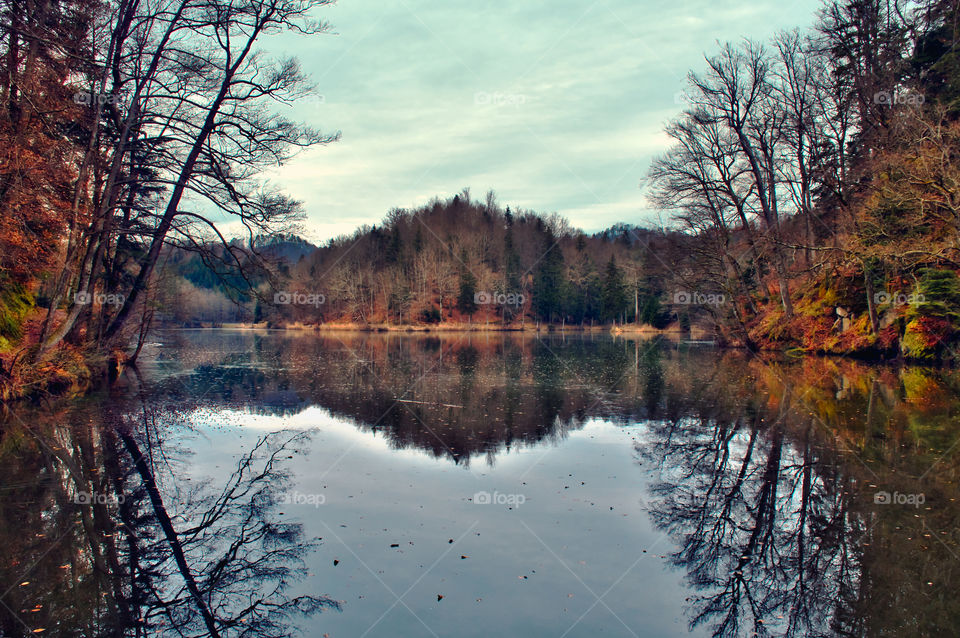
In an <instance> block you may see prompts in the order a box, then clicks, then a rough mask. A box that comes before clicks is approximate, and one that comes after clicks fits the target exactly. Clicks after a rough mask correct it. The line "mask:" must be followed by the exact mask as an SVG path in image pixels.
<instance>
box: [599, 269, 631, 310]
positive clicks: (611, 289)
mask: <svg viewBox="0 0 960 638" xmlns="http://www.w3.org/2000/svg"><path fill="white" fill-rule="evenodd" d="M601 294H602V301H601V312H602V316H601V318H602V319H604V320H614V321H615V320H616V319H617V317H618V316H619V315H620V314H621V313H623V312H624V311H626V309H627V304H628V302H629V299H628V298H627V286H626V284H625V283H624V281H623V273H622V272H620V268H618V267H617V262H616V260H615V259H614V258H613V255H611V256H610V261H609V262H608V263H607V268H606V270H605V272H604V275H603V290H602V293H601Z"/></svg>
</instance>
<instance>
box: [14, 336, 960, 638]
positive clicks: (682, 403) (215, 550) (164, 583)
mask: <svg viewBox="0 0 960 638" xmlns="http://www.w3.org/2000/svg"><path fill="white" fill-rule="evenodd" d="M155 361H156V363H154V364H150V365H145V366H143V367H142V370H141V371H140V373H135V372H134V371H130V372H128V373H126V374H124V375H123V376H122V377H121V379H120V380H119V381H118V382H117V383H116V384H115V385H114V386H113V387H112V388H108V389H105V390H104V391H103V392H102V393H101V394H99V395H96V396H92V397H90V398H89V399H86V400H84V401H82V402H80V403H73V404H62V405H61V404H54V405H46V406H37V407H33V408H29V409H26V408H20V409H18V411H17V412H16V413H15V414H11V415H8V418H7V419H6V421H5V423H4V425H3V438H2V441H0V472H2V474H3V477H4V478H3V488H4V489H3V494H2V498H0V508H2V511H3V516H2V517H0V547H2V548H3V549H0V560H2V564H0V572H2V575H3V581H2V582H4V583H10V584H12V585H13V586H12V587H11V588H10V589H9V590H8V591H7V592H6V593H3V594H2V595H0V601H2V603H3V607H0V628H2V630H3V633H4V635H7V636H15V635H26V634H27V633H30V632H32V631H33V630H34V629H37V628H45V629H46V630H47V631H48V632H53V633H54V634H56V635H116V636H123V635H158V634H164V633H172V634H176V635H214V634H216V635H225V636H226V635H230V636H233V635H250V636H280V635H289V633H290V632H291V631H293V629H294V628H295V627H296V624H297V621H296V619H295V615H296V614H299V613H306V614H311V613H315V612H317V611H320V610H321V609H323V608H325V607H336V606H337V603H336V602H334V600H332V599H331V598H330V597H327V596H320V595H316V596H293V595H292V594H291V595H289V596H288V595H287V592H288V591H290V587H291V584H292V583H293V582H295V581H296V579H297V578H298V576H299V575H301V574H302V572H303V568H304V565H305V561H307V563H309V560H310V559H309V556H310V552H311V550H312V549H313V548H314V547H315V543H313V542H312V541H310V540H308V539H306V538H304V535H303V533H302V529H301V528H300V527H299V526H298V525H297V524H296V523H290V522H286V521H284V522H280V519H279V517H278V516H277V514H278V512H277V511H276V509H277V507H276V505H275V503H276V502H277V498H276V496H277V494H278V493H279V492H280V491H281V490H283V489H284V487H283V486H284V485H285V484H286V482H287V481H288V480H289V478H290V477H289V476H288V475H287V474H286V473H285V471H284V461H285V460H286V459H287V457H288V456H291V455H292V454H294V453H296V451H297V450H300V449H303V448H304V447H306V446H307V445H308V443H309V441H308V439H307V437H309V433H299V434H297V433H290V432H286V433H284V432H279V433H272V434H268V435H266V436H264V437H263V438H261V439H260V440H259V441H258V443H257V444H256V446H254V449H252V450H248V451H246V452H244V454H243V455H242V456H241V457H240V458H239V460H238V461H237V465H236V467H235V469H234V471H233V472H232V473H231V474H230V475H229V478H228V479H226V480H224V479H222V478H221V479H217V480H216V481H214V480H212V479H208V480H206V481H201V480H189V479H190V478H192V477H188V472H186V468H188V467H189V462H190V454H189V450H188V449H186V448H185V447H183V446H181V447H177V446H176V445H174V444H173V441H174V440H180V439H181V438H182V437H180V433H181V431H182V430H183V429H184V428H187V427H190V423H192V422H193V420H191V417H190V415H195V414H196V413H197V412H198V411H203V412H205V413H207V414H210V415H212V419H213V421H214V422H215V421H216V415H217V412H218V410H222V409H223V408H228V407H229V408H233V409H239V410H242V411H244V412H249V413H253V414H266V415H275V416H280V417H289V416H291V415H295V414H298V413H300V412H302V411H303V410H304V409H305V408H307V407H309V406H314V405H316V406H322V407H324V408H326V409H327V410H329V411H330V412H332V413H333V414H334V415H336V416H337V417H339V418H341V419H344V420H347V421H349V422H351V423H353V424H354V425H355V427H357V428H358V429H360V430H361V431H364V432H371V431H375V432H376V433H377V434H378V435H382V436H384V437H385V438H386V439H387V440H388V441H389V442H390V445H391V446H392V447H394V448H397V449H399V448H414V449H418V450H423V451H426V452H428V453H429V454H431V455H432V456H434V457H436V458H438V459H446V460H449V461H451V462H452V463H454V464H456V465H459V466H470V465H471V463H474V464H476V462H477V461H478V460H480V461H481V463H482V465H484V466H487V467H491V466H495V464H496V460H497V458H498V456H499V455H501V454H502V453H504V452H505V451H508V450H511V449H515V448H518V447H520V448H523V447H530V446H540V445H557V444H562V443H563V440H564V438H565V437H566V436H568V435H569V433H570V432H572V431H575V430H577V429H579V428H581V427H583V425H584V424H585V423H586V422H587V421H589V420H591V419H604V420H609V421H613V422H615V423H619V424H623V425H628V424H638V423H639V424H642V425H643V426H644V427H643V428H642V430H641V434H639V435H638V437H637V443H636V459H637V465H638V472H639V471H640V469H639V468H644V470H650V469H651V468H653V470H654V476H653V480H652V481H651V482H650V483H649V484H647V486H646V489H645V491H644V492H643V493H642V494H641V495H640V496H642V498H644V499H645V502H646V504H647V507H648V513H649V516H650V518H651V520H652V521H653V523H654V525H655V526H656V527H657V528H658V529H660V530H662V531H663V533H665V534H667V535H668V538H669V539H670V541H671V543H672V544H673V549H672V550H671V552H670V554H669V557H670V562H671V564H672V565H673V566H674V568H675V569H676V570H677V572H678V573H680V574H683V575H684V577H685V580H686V583H687V587H688V599H687V615H688V618H687V620H688V622H689V628H690V631H691V632H692V633H695V634H699V635H703V634H706V635H714V636H741V635H743V636H747V635H760V636H763V635H777V636H833V635H848V636H872V635H936V634H938V633H943V634H945V635H950V634H951V633H952V632H951V631H950V630H951V629H954V630H955V629H956V627H957V626H960V603H957V602H956V600H955V597H954V596H953V592H954V591H955V590H956V584H955V583H954V582H953V578H954V574H955V573H957V568H958V567H960V557H958V552H960V550H958V540H960V538H958V520H960V507H958V506H957V503H956V500H955V498H956V485H957V483H956V480H957V471H958V463H957V461H956V455H955V454H953V452H954V451H955V450H954V448H953V445H954V444H955V442H956V441H957V440H958V439H957V437H958V435H960V427H958V425H957V421H956V416H955V415H956V414H957V413H958V411H960V377H958V375H957V373H955V372H947V371H937V370H931V369H922V368H904V369H894V368H889V367H876V366H868V365H864V364H860V363H856V362H852V361H839V360H829V359H802V360H760V359H758V358H756V357H752V356H749V355H745V354H742V353H737V352H725V351H717V350H713V349H709V348H690V347H684V346H682V345H677V344H670V343H659V342H644V341H631V340H616V341H615V340H612V339H609V338H603V337H590V336H576V337H573V338H571V337H567V338H562V337H551V338H540V339H537V338H529V337H521V336H511V335H481V336H479V337H478V336H476V335H474V336H470V335H449V336H443V337H436V336H428V337H398V336H395V335H366V336H362V335H347V334H344V335H340V336H331V337H325V338H319V337H316V336H314V335H299V336H288V335H277V334H253V333H205V332H183V333H173V334H170V335H166V336H165V337H164V345H163V347H161V348H159V349H158V350H157V354H156V358H155ZM141 374H142V377H143V378H142V379H141V378H140V377H141ZM174 433H177V436H174ZM884 493H889V494H899V495H914V496H916V495H922V499H923V503H922V504H919V503H916V502H915V501H916V500H917V499H916V498H915V499H914V504H910V505H907V504H903V503H897V502H891V503H884V502H883V494H884ZM79 494H89V495H94V498H90V499H87V500H88V501H90V502H76V501H78V500H81V501H82V500H83V499H82V498H80V499H78V495H79ZM618 575H619V574H612V575H611V580H613V579H614V578H616V577H617V576H618ZM20 583H26V584H25V585H22V586H21V584H20ZM650 586H656V585H655V584H651V585H650ZM337 588H338V584H337V582H335V581H334V582H331V583H330V584H329V587H328V590H329V591H330V592H331V594H332V595H333V596H336V594H337ZM530 604H536V601H531V603H530ZM505 613H522V610H520V609H518V610H505ZM637 631H638V632H642V628H638V629H637ZM640 635H642V633H640Z"/></svg>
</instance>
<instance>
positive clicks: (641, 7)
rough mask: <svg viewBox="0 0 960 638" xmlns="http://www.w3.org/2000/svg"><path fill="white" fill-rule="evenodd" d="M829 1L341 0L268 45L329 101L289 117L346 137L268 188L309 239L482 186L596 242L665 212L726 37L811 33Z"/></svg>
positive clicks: (477, 191)
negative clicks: (290, 202) (303, 214)
mask: <svg viewBox="0 0 960 638" xmlns="http://www.w3.org/2000/svg"><path fill="white" fill-rule="evenodd" d="M819 5H820V3H819V1H814V0H799V1H797V2H790V1H787V2H783V1H777V0H755V1H753V2H750V1H746V2H745V1H742V0H708V1H702V0H694V1H691V0H678V1H676V2H669V3H662V2H654V1H652V0H596V1H595V2H592V1H590V0H580V1H576V2H575V1H572V0H549V1H543V0H541V1H534V0H519V1H515V2H506V1H501V0H479V1H478V0H471V1H466V0H442V1H438V0H433V1H432V2H431V1H427V0H340V2H338V4H336V5H333V6H330V7H326V8H324V9H323V10H322V12H321V14H320V15H321V16H322V17H323V18H324V19H325V20H326V21H328V22H330V23H331V25H332V30H331V33H329V34H326V35H321V36H311V37H296V38H295V37H291V36H284V37H283V38H282V39H274V40H272V41H270V42H269V43H268V46H269V48H270V49H271V50H272V51H274V52H275V53H278V54H289V55H294V56H296V57H297V58H299V59H300V61H301V64H302V66H303V69H304V71H305V72H307V73H308V74H309V75H310V76H312V78H313V80H314V81H315V82H316V84H317V87H318V88H317V90H318V93H319V94H321V95H322V100H314V101H304V102H302V103H299V104H297V105H296V106H294V107H292V108H290V109H289V111H290V115H291V116H292V117H295V118H296V119H300V120H303V121H306V122H308V123H310V124H312V125H314V126H317V127H319V128H321V129H322V130H324V131H325V132H330V131H335V130H340V131H341V132H342V135H343V137H342V139H341V140H340V141H338V142H336V143H334V144H331V145H328V146H324V147H320V148H315V149H312V150H310V151H308V152H306V153H303V154H301V155H299V156H298V157H297V158H296V159H295V160H294V161H292V162H291V163H289V164H288V165H286V166H284V167H283V168H282V169H281V170H279V171H278V172H277V174H276V175H275V176H273V180H274V181H275V182H276V183H277V184H278V185H280V186H281V187H283V188H284V189H285V190H286V191H287V192H288V193H290V194H292V195H293V196H295V197H297V198H298V199H301V200H302V201H303V202H304V204H305V208H306V211H307V215H308V221H307V223H306V230H307V232H306V235H307V237H308V238H309V239H311V240H313V241H322V240H325V239H328V238H330V237H333V236H336V235H339V234H343V233H350V232H352V231H353V230H354V229H355V228H356V227H357V226H359V225H361V224H365V223H367V224H373V223H378V222H379V221H380V220H382V219H383V217H384V216H385V215H386V213H387V211H388V210H389V209H390V208H393V207H413V206H416V205H419V204H423V203H425V202H427V201H428V200H429V199H430V198H431V197H434V196H441V197H448V196H450V195H452V194H454V193H457V192H459V191H460V190H461V189H462V188H464V187H469V188H470V189H471V192H472V194H473V195H474V196H475V197H476V198H482V197H483V195H484V193H486V191H487V190H488V189H494V190H495V191H496V192H497V195H498V199H499V201H500V202H501V204H504V205H511V206H513V207H522V208H526V209H533V210H536V211H539V212H554V211H556V212H559V213H560V214H562V215H564V216H566V217H567V218H568V219H570V221H571V222H572V223H573V224H574V225H575V226H579V227H580V228H583V229H584V230H586V231H591V232H592V231H597V230H601V229H603V228H606V227H608V226H610V225H611V224H613V223H615V222H617V221H625V222H630V223H642V222H643V221H644V220H648V219H650V218H651V217H655V216H656V211H653V210H650V209H649V208H648V207H647V206H646V204H645V201H644V194H643V191H642V189H641V188H640V181H641V180H642V178H643V176H644V174H645V171H646V168H647V166H649V163H650V161H651V159H652V158H653V157H655V156H656V155H657V154H659V153H661V152H662V151H663V150H664V149H665V146H666V139H665V137H664V135H663V133H662V130H663V125H664V123H666V122H667V121H668V120H669V119H670V118H671V117H673V116H674V115H675V114H676V113H677V112H679V110H680V109H681V108H682V103H678V102H681V100H678V98H677V94H678V93H679V92H680V91H682V90H683V88H684V83H685V75H686V73H687V71H688V70H689V69H702V68H703V55H704V53H710V52H713V51H715V50H716V48H717V44H716V42H717V40H736V39H739V38H741V37H745V36H746V37H751V38H758V39H765V38H767V37H769V36H770V35H772V34H773V33H774V32H776V31H777V30H781V29H785V28H793V27H808V26H809V25H810V24H812V22H813V20H814V14H815V11H816V10H817V8H818V7H819Z"/></svg>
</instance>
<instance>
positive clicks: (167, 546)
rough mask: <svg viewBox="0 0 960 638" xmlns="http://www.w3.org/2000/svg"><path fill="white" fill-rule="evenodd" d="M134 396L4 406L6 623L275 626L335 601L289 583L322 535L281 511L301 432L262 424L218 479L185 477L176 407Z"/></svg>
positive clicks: (37, 626) (243, 631)
mask: <svg viewBox="0 0 960 638" xmlns="http://www.w3.org/2000/svg"><path fill="white" fill-rule="evenodd" d="M137 399H138V397H137V396H136V395H134V396H130V395H129V394H127V393H124V394H122V395H117V394H115V393H111V392H106V393H104V394H102V395H99V396H95V397H91V398H89V399H87V400H84V401H83V402H82V403H81V404H80V405H74V406H70V407H61V408H59V409H57V408H56V407H54V406H46V408H45V409H41V408H31V409H25V410H21V411H19V412H18V413H15V414H8V415H7V416H8V419H7V420H6V422H5V423H4V428H3V446H2V449H0V468H2V470H0V471H2V473H3V475H4V481H3V485H4V492H3V498H2V499H0V508H2V509H3V515H2V517H0V521H2V523H0V539H2V540H0V545H2V547H3V550H2V557H3V560H2V562H0V574H2V577H0V582H3V583H5V584H6V585H8V587H5V589H6V591H5V592H4V593H3V594H2V597H0V598H2V603H3V607H2V610H0V628H2V635H4V636H20V635H36V634H37V633H44V635H56V636H148V635H180V636H191V635H206V636H228V635H229V636H277V637H279V636H289V635H290V633H291V622H292V621H293V620H294V617H295V616H303V615H312V614H315V613H317V612H319V611H321V610H322V609H323V608H327V607H332V608H337V607H338V606H339V604H338V603H337V602H336V601H334V600H333V599H331V598H329V597H327V596H323V595H316V596H313V595H304V596H296V597H288V596H287V595H286V591H287V589H288V588H289V587H290V585H291V583H292V582H294V581H295V580H296V579H297V578H298V577H299V576H301V575H302V573H303V572H304V570H305V568H304V560H303V559H304V556H305V555H306V554H307V553H308V552H309V551H310V550H311V549H312V548H313V547H314V546H315V545H316V543H315V542H313V541H310V540H306V539H304V538H303V535H302V533H301V530H300V526H299V525H297V524H290V523H285V522H280V521H278V520H277V512H276V502H277V499H276V498H275V495H276V493H277V492H278V491H279V490H281V489H283V485H284V483H285V481H286V480H287V477H286V475H285V474H284V472H283V470H282V465H283V461H282V459H284V458H286V456H287V455H288V454H289V453H290V451H291V450H294V449H296V448H297V447H299V446H300V445H301V444H302V443H303V441H302V439H303V437H304V436H305V435H304V434H303V433H294V434H284V433H276V434H271V435H267V436H264V437H262V438H261V439H260V440H259V441H258V442H257V444H256V445H255V446H254V447H253V449H252V450H250V451H249V452H247V453H246V454H244V455H243V456H242V457H241V458H240V459H239V461H238V462H237V465H236V467H235V469H234V471H233V472H232V473H230V474H229V478H228V479H227V481H226V482H222V483H219V484H212V483H192V482H191V481H190V479H189V478H188V477H186V475H185V474H180V473H179V472H178V471H179V470H182V465H183V464H184V462H185V461H186V459H187V458H188V454H187V453H186V452H185V451H184V450H175V449H171V446H168V445H167V444H165V442H164V439H165V430H168V429H169V428H172V427H178V426H180V427H182V423H178V420H177V413H176V412H173V411H169V410H163V411H161V410H158V409H157V408H156V406H154V405H152V404H151V403H150V402H149V401H139V402H138V400H137ZM137 403H139V406H137V405H136V404H137Z"/></svg>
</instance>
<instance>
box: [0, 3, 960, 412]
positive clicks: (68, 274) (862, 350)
mask: <svg viewBox="0 0 960 638" xmlns="http://www.w3.org/2000/svg"><path fill="white" fill-rule="evenodd" d="M330 3H331V0H247V1H246V2H243V3H233V2H225V1H224V0H190V1H183V2H173V3H168V2H163V1H160V0H108V1H105V2H93V1H92V0H75V1H74V2H58V1H53V0H51V1H48V2H33V1H21V0H18V1H14V2H7V3H5V4H4V6H3V13H2V22H0V28H2V40H0V65H2V66H3V74H2V80H0V141H2V144H0V395H2V396H3V397H8V396H16V395H18V394H21V393H29V392H32V391H35V390H38V389H40V390H42V389H61V390H63V389H67V388H71V387H76V386H78V385H82V383H83V382H84V380H85V379H89V378H90V377H91V376H93V375H95V374H96V373H97V371H98V370H111V369H112V370H116V369H117V368H118V367H119V366H121V365H123V364H125V363H129V362H131V361H135V360H136V357H137V355H138V354H139V352H140V349H141V348H142V346H143V344H144V343H145V342H146V340H147V336H148V334H149V330H150V329H151V327H155V326H161V325H222V324H225V323H255V324H261V325H264V326H268V327H285V326H286V327H290V326H298V327H311V326H317V327H319V326H322V325H340V326H345V327H356V328H373V329H391V328H394V329H396V328H409V329H413V328H417V329H428V328H429V329H438V328H440V327H442V326H447V327H458V328H464V327H466V328H479V327H480V326H484V327H487V328H490V327H496V328H499V329H517V330H524V329H528V330H537V329H547V330H556V329H560V330H566V329H579V328H586V327H587V326H590V327H592V328H598V327H600V328H602V329H604V330H606V329H613V330H615V331H619V330H628V329H637V330H639V329H647V330H653V331H655V330H662V329H668V330H680V331H685V330H688V329H690V328H691V327H697V328H700V329H703V330H706V331H707V332H708V333H709V334H711V335H712V336H713V338H714V339H716V340H717V341H718V342H720V343H723V344H726V345H730V346H739V347H744V348H750V349H754V350H762V349H772V350H791V351H794V352H811V353H817V352H819V353H831V354H857V355H859V356H869V357H875V358H881V357H882V358H907V359H918V360H953V359H956V357H955V356H954V354H953V347H954V345H955V344H957V343H958V341H960V280H958V271H960V256H958V254H957V252H958V248H960V246H958V239H960V237H958V231H960V121H958V115H960V57H958V54H960V50H958V47H960V40H958V39H960V8H958V5H957V3H956V2H951V1H949V0H922V1H919V2H907V1H902V0H892V1H890V2H887V1H881V0H830V1H828V2H826V3H825V4H824V5H823V7H822V8H821V9H820V11H819V12H818V15H817V16H816V19H815V22H814V27H813V28H811V29H809V30H803V31H801V30H794V31H787V32H783V33H779V34H778V35H776V36H775V37H773V38H771V39H770V40H769V41H764V42H759V41H753V40H733V41H730V42H727V43H721V44H717V45H713V46H710V47H707V49H708V50H707V51H706V55H705V58H704V62H703V64H702V65H700V66H699V67H698V68H695V69H693V70H691V72H690V74H689V78H688V82H687V88H686V90H685V91H684V92H683V94H682V96H681V98H682V99H681V100H680V101H681V102H682V104H681V105H680V106H678V111H680V112H679V114H677V115H676V116H675V117H674V118H673V119H672V120H671V121H670V122H669V123H668V124H667V125H666V128H665V133H666V136H667V138H668V139H669V141H670V145H669V147H668V148H667V149H666V150H665V151H664V152H663V153H662V154H661V155H660V156H659V157H657V159H656V160H655V161H654V162H653V163H652V165H651V166H650V167H649V170H648V171H647V173H646V175H644V176H639V175H638V178H639V177H643V188H644V189H645V192H646V195H647V198H648V200H649V202H650V204H651V207H652V208H653V209H655V210H656V211H659V214H660V216H659V218H658V219H657V220H656V222H655V223H654V222H651V221H649V220H648V221H645V222H643V223H640V222H636V223H633V222H630V223H627V222H625V223H622V224H617V225H615V226H613V227H611V228H609V229H607V230H605V231H602V232H598V233H593V234H587V233H584V232H582V231H580V230H578V229H576V228H574V227H572V226H571V225H570V224H569V222H567V221H566V219H565V218H564V217H563V216H562V211H559V212H551V213H543V212H533V211H528V210H523V209H521V208H516V207H511V206H505V205H503V204H501V203H499V202H498V201H497V197H496V195H495V193H493V192H490V193H488V194H487V195H486V197H485V198H482V199H474V198H473V197H472V196H471V194H470V191H469V189H464V191H462V192H461V193H458V194H456V195H453V196H452V197H447V198H446V199H439V198H438V199H434V200H433V201H432V202H431V203H429V204H427V205H425V206H423V207H420V208H417V209H412V210H407V209H395V210H392V211H389V212H388V213H387V215H386V217H385V218H384V219H383V221H382V222H381V223H380V224H377V225H374V226H369V227H367V226H364V227H361V228H359V229H357V231H356V232H355V233H354V234H353V235H350V236H343V237H337V238H334V239H331V240H329V241H327V242H325V243H324V244H323V245H321V246H313V245H312V244H309V243H308V242H306V241H304V240H302V239H300V236H302V235H303V232H302V230H303V226H302V224H303V223H304V220H305V213H306V212H308V211H305V210H304V209H303V206H302V205H301V204H300V202H298V201H296V200H294V199H292V198H291V197H289V196H288V195H286V194H284V193H283V192H281V191H279V190H277V189H276V188H275V187H273V186H271V184H270V183H269V182H268V181H267V180H266V179H265V171H266V170H267V169H269V168H271V167H275V166H278V165H283V164H285V163H286V162H288V161H289V160H290V159H291V158H292V157H293V156H294V155H295V154H296V153H297V151H299V150H301V149H305V148H309V147H314V146H318V145H325V144H330V143H334V142H337V141H338V139H339V133H338V132H336V131H320V130H316V129H313V128H311V127H308V126H305V125H302V124H299V123H297V122H294V121H291V120H289V119H287V118H284V117H282V116H280V115H279V114H278V113H279V111H278V108H277V107H278V106H279V105H283V104H290V103H294V102H296V101H297V100H300V99H306V98H309V97H310V96H311V95H313V94H314V92H315V90H316V88H315V87H314V86H313V85H312V83H311V80H310V78H308V77H306V76H305V75H304V74H303V73H302V72H301V70H300V67H299V65H298V63H297V61H296V60H294V59H275V58H272V57H270V56H269V55H267V54H266V53H265V52H264V51H263V50H261V44H262V42H263V40H264V39H265V38H268V37H271V36H274V35H277V34H280V33H292V34H297V35H299V36H300V37H319V36H321V35H322V34H323V33H325V32H326V31H328V30H329V29H330V26H329V25H328V24H327V23H326V22H323V21H318V20H317V18H316V14H317V13H318V11H317V10H318V9H322V8H323V7H324V5H328V4H330ZM731 36H735V34H731ZM331 124H336V123H331ZM638 219H640V211H638ZM228 225H229V227H230V228H235V229H236V228H239V229H241V230H242V232H240V233H236V232H235V233H233V234H226V233H225V232H224V230H223V228H224V227H227V226H228Z"/></svg>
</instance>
